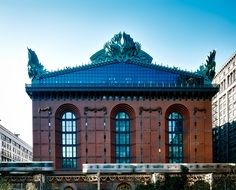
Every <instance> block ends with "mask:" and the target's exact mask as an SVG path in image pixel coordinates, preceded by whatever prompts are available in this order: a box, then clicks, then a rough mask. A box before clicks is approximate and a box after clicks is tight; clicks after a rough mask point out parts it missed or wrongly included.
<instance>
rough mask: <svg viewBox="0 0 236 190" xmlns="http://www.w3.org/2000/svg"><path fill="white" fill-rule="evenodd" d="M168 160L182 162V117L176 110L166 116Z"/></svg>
mask: <svg viewBox="0 0 236 190" xmlns="http://www.w3.org/2000/svg"><path fill="white" fill-rule="evenodd" d="M168 145H169V152H168V155H169V162H170V163H182V162H183V117H182V115H181V114H180V113H178V112H172V113H170V114H169V116H168Z"/></svg>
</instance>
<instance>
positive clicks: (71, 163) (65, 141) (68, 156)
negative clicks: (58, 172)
mask: <svg viewBox="0 0 236 190" xmlns="http://www.w3.org/2000/svg"><path fill="white" fill-rule="evenodd" d="M76 131H77V126H76V117H75V115H74V114H73V113H72V112H65V113H64V114H63V116H62V118H61V139H62V141H61V142H62V146H61V148H62V168H76V167H77V161H76V160H77V147H76V144H77V139H76Z"/></svg>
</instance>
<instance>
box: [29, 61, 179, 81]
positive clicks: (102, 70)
mask: <svg viewBox="0 0 236 190" xmlns="http://www.w3.org/2000/svg"><path fill="white" fill-rule="evenodd" d="M180 78H181V75H180V74H179V73H178V72H174V71H173V72H171V70H170V71H165V70H164V69H156V68H153V67H148V66H143V65H138V64H131V63H112V64H105V65H99V66H95V67H87V68H83V67H81V68H80V69H74V70H71V72H64V73H63V72H58V74H56V73H55V74H51V75H46V76H45V77H42V78H41V79H39V80H33V81H32V83H33V84H37V83H41V84H55V83H56V84H60V83H72V84H90V83H91V84H96V83H97V84H129V83H130V84H139V83H141V84H145V83H168V84H174V83H178V81H179V80H180Z"/></svg>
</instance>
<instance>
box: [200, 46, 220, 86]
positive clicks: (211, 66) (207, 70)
mask: <svg viewBox="0 0 236 190" xmlns="http://www.w3.org/2000/svg"><path fill="white" fill-rule="evenodd" d="M215 56H216V50H213V51H211V52H210V55H208V56H207V59H206V63H205V64H202V65H201V66H200V67H199V69H198V70H197V71H196V73H198V74H201V75H202V76H204V77H205V79H206V80H208V81H210V82H211V81H212V80H213V78H214V76H215V67H216V62H215Z"/></svg>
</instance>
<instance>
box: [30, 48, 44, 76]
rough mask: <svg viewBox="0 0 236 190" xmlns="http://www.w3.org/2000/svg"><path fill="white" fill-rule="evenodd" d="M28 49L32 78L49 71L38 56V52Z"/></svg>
mask: <svg viewBox="0 0 236 190" xmlns="http://www.w3.org/2000/svg"><path fill="white" fill-rule="evenodd" d="M27 49H28V59H29V61H28V75H29V78H30V79H32V80H33V79H38V78H39V77H40V76H41V75H43V74H45V73H47V70H46V69H44V66H43V65H42V64H41V63H40V62H39V60H38V56H37V55H36V53H35V52H34V51H33V50H31V49H29V48H27Z"/></svg>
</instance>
